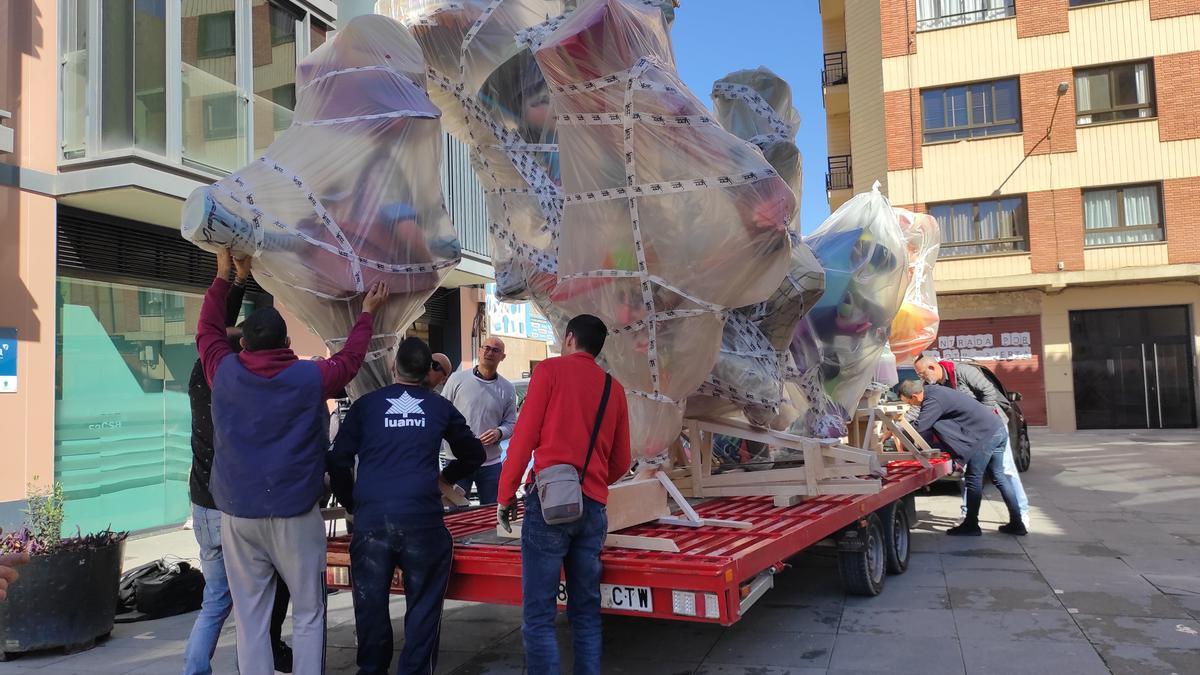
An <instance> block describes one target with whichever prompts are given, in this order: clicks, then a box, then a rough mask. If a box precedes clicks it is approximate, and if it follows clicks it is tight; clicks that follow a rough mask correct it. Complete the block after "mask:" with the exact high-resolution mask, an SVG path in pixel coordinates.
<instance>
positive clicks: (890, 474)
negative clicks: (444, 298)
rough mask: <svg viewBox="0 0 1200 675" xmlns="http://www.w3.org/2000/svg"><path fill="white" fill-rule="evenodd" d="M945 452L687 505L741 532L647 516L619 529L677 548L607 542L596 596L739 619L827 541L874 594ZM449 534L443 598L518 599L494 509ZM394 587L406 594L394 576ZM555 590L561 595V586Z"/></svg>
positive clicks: (330, 574)
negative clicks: (791, 501) (792, 563)
mask: <svg viewBox="0 0 1200 675" xmlns="http://www.w3.org/2000/svg"><path fill="white" fill-rule="evenodd" d="M950 470H951V462H950V460H949V458H946V457H940V458H936V459H934V460H932V462H931V466H929V467H923V466H922V465H921V464H919V463H917V462H915V461H896V462H892V463H890V464H889V465H888V471H887V477H886V478H885V479H884V481H883V487H882V489H881V490H880V491H879V492H878V493H876V494H869V495H824V496H820V497H814V498H811V499H805V500H804V501H802V502H801V503H799V504H797V505H795V506H788V507H777V506H775V505H774V503H773V501H772V499H771V498H770V497H721V498H714V499H706V500H702V501H698V502H696V503H694V504H693V505H694V507H695V509H696V511H697V512H698V513H699V514H700V516H701V517H702V518H711V519H718V520H739V521H745V522H749V523H752V527H750V528H749V529H731V528H724V527H714V526H702V527H684V526H678V525H662V524H657V523H653V522H652V523H646V524H643V525H638V526H635V527H631V528H628V529H626V530H622V531H621V532H620V534H628V535H638V536H647V537H661V538H668V539H672V540H674V541H675V543H676V545H677V546H678V548H679V551H678V552H669V553H668V552H659V551H642V550H634V549H626V548H617V547H612V546H609V547H605V549H604V551H603V553H602V554H601V559H602V561H603V564H604V572H603V575H602V577H601V594H600V598H601V604H602V607H603V611H604V612H606V613H610V614H625V615H630V616H645V617H657V618H660V619H677V620H681V621H699V622H706V623H717V624H721V625H724V626H728V625H732V624H733V623H736V622H737V621H738V620H739V619H741V617H742V616H743V615H745V613H746V611H747V610H748V609H749V608H750V607H751V606H752V605H753V604H754V603H755V602H756V601H757V600H758V599H759V598H761V597H762V596H763V594H765V593H766V592H767V591H769V590H770V589H771V588H772V586H773V578H774V575H775V574H777V573H779V572H782V571H783V570H784V569H785V567H786V565H785V561H787V560H788V559H789V558H791V557H793V556H795V555H796V554H798V553H800V552H801V551H803V550H805V549H806V548H808V547H810V546H813V545H814V544H817V543H819V542H821V541H824V540H826V539H831V538H832V541H833V542H835V543H836V546H837V549H838V558H839V567H840V569H841V576H842V581H843V583H844V584H845V586H846V589H847V590H848V591H849V592H851V593H855V594H859V595H877V594H879V593H880V592H881V591H882V590H883V585H884V580H885V578H886V575H887V574H888V573H891V574H901V573H903V572H904V570H905V568H906V567H907V565H908V535H909V530H910V529H911V528H912V527H913V525H915V521H916V509H915V506H914V498H915V493H916V492H918V491H920V490H921V489H922V488H924V487H925V486H927V485H929V484H930V483H933V482H934V481H936V480H937V479H938V478H940V477H942V476H944V475H945V474H947V473H949V472H950ZM446 527H447V528H449V530H450V534H451V535H452V536H453V537H454V565H453V568H452V571H451V575H450V587H449V590H448V592H447V593H446V597H447V598H453V599H455V600H467V601H472V602H487V603H498V604H505V605H519V604H520V603H521V546H520V541H519V540H515V539H503V538H500V537H498V536H496V511H495V508H493V507H491V506H489V507H480V508H474V509H468V510H465V511H460V512H457V513H453V514H449V515H447V516H446ZM325 578H326V583H327V584H328V585H329V586H331V587H334V588H343V589H344V588H349V587H350V585H351V583H352V581H353V580H352V578H351V574H350V538H349V536H347V535H342V536H334V537H331V538H330V540H329V552H328V559H327V568H326V572H325ZM392 592H393V593H403V592H404V591H403V588H402V587H401V585H400V574H399V572H397V573H396V576H395V578H394V579H393V581H392ZM559 598H560V600H562V601H563V602H565V601H566V591H565V588H564V587H562V586H560V592H559Z"/></svg>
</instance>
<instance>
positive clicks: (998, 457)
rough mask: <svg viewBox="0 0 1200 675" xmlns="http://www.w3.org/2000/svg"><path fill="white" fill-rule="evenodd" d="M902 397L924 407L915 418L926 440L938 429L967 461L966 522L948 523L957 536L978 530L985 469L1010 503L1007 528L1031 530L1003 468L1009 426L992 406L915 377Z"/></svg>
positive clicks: (1004, 528) (953, 451) (949, 446)
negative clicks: (930, 384)
mask: <svg viewBox="0 0 1200 675" xmlns="http://www.w3.org/2000/svg"><path fill="white" fill-rule="evenodd" d="M900 400H902V401H904V402H905V403H907V404H909V405H911V406H914V407H917V408H920V411H921V412H920V414H919V415H918V416H917V422H916V424H915V426H916V429H917V432H918V433H920V434H921V436H922V437H924V438H925V439H926V440H927V441H929V440H931V439H932V437H933V434H934V433H935V432H936V433H937V435H938V437H939V438H940V439H941V441H940V444H941V445H942V447H945V448H946V449H948V450H949V451H950V453H951V454H953V455H954V456H955V457H956V458H957V459H958V460H959V461H961V462H962V463H963V465H964V467H965V468H964V470H963V480H964V481H965V483H966V487H967V515H966V518H965V519H964V520H963V522H962V523H960V524H959V525H957V526H955V527H952V528H950V529H949V530H947V531H946V534H949V535H953V536H963V535H966V536H976V537H977V536H979V535H980V534H981V533H982V530H980V528H979V507H980V504H981V502H982V501H983V475H984V474H985V473H988V472H990V473H991V474H992V482H993V483H995V485H996V487H997V488H998V489H999V490H1000V495H1001V496H1002V497H1003V498H1004V504H1005V505H1006V506H1007V507H1008V523H1007V524H1005V525H1001V526H1000V531H1001V532H1004V533H1006V534H1015V535H1024V534H1027V531H1026V529H1025V524H1024V523H1023V522H1021V510H1020V507H1019V506H1018V504H1017V497H1016V494H1015V492H1014V491H1013V488H1012V484H1011V483H1010V482H1009V479H1008V476H1006V475H1005V474H1004V453H1005V451H1007V450H1008V431H1007V430H1006V429H1005V426H1004V422H1003V421H1002V420H1001V418H1000V417H999V416H997V415H996V414H995V413H993V412H992V410H991V409H990V408H988V407H986V406H984V405H983V404H981V403H979V402H978V401H976V400H975V399H974V398H972V397H970V396H967V395H966V394H963V393H961V392H959V391H957V390H955V389H951V388H949V387H928V388H927V387H925V385H924V384H922V383H921V382H919V381H917V380H908V381H906V382H902V383H901V384H900Z"/></svg>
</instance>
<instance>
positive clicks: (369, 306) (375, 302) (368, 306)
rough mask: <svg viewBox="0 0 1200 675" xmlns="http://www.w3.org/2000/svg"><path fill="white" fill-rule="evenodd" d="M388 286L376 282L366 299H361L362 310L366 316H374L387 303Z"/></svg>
mask: <svg viewBox="0 0 1200 675" xmlns="http://www.w3.org/2000/svg"><path fill="white" fill-rule="evenodd" d="M387 297H388V286H387V284H385V283H384V282H382V281H378V282H376V283H375V285H374V286H372V287H371V290H370V291H368V292H367V297H365V298H363V305H362V309H363V311H364V312H367V313H368V314H374V313H375V312H376V311H378V310H379V308H380V307H382V306H383V303H385V302H387Z"/></svg>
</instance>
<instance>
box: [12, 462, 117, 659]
mask: <svg viewBox="0 0 1200 675" xmlns="http://www.w3.org/2000/svg"><path fill="white" fill-rule="evenodd" d="M34 480H35V481H36V480H37V477H36V476H35V477H34ZM28 502H29V505H28V508H27V509H26V510H25V512H24V513H25V517H26V525H25V527H23V528H22V529H20V530H18V531H16V532H13V533H11V534H7V535H6V536H4V538H3V539H0V553H16V552H20V551H28V552H29V553H30V561H29V564H28V565H25V566H24V567H22V568H21V578H20V579H19V580H18V581H17V583H15V584H13V585H12V586H11V587H9V589H8V600H7V601H5V602H0V661H6V660H8V659H9V658H10V657H11V656H13V655H15V654H19V653H22V652H29V651H34V650H40V649H57V648H62V649H64V650H65V651H66V652H67V653H72V652H77V651H83V650H86V649H91V648H92V647H93V646H95V644H96V640H97V639H100V638H103V637H105V636H107V635H108V634H109V633H110V632H112V627H113V616H115V614H116V607H117V586H118V584H119V582H120V579H121V561H122V560H123V558H124V554H125V535H126V533H125V532H113V531H111V529H109V530H105V531H103V532H97V533H94V534H87V535H85V534H83V533H82V532H79V530H78V528H76V535H75V536H74V537H65V538H64V537H63V536H62V525H63V510H64V506H65V504H64V502H65V500H64V498H63V488H62V485H61V484H60V483H55V484H54V485H53V487H51V488H49V489H35V488H33V487H32V486H31V487H30V490H29V499H28Z"/></svg>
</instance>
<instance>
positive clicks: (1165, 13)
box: [1150, 0, 1200, 21]
mask: <svg viewBox="0 0 1200 675" xmlns="http://www.w3.org/2000/svg"><path fill="white" fill-rule="evenodd" d="M1189 14H1200V0H1150V20H1151V21H1157V20H1159V19H1173V18H1175V17H1177V16H1187V15H1189Z"/></svg>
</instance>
